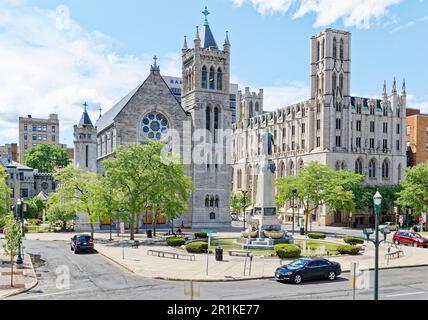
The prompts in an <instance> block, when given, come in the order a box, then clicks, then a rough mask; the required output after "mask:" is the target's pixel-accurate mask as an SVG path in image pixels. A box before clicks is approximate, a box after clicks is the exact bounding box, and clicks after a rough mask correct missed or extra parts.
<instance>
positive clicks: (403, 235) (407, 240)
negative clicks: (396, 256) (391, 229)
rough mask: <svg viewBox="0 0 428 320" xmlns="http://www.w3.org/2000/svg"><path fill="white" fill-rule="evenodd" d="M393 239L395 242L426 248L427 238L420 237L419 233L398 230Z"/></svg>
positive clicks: (427, 245) (427, 246)
mask: <svg viewBox="0 0 428 320" xmlns="http://www.w3.org/2000/svg"><path fill="white" fill-rule="evenodd" d="M393 240H394V243H395V244H404V245H411V246H413V247H424V248H428V239H426V238H424V237H422V236H421V235H420V234H419V233H413V232H410V231H405V230H400V231H398V232H396V233H395V234H394V238H393Z"/></svg>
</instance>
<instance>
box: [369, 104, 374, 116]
mask: <svg viewBox="0 0 428 320" xmlns="http://www.w3.org/2000/svg"><path fill="white" fill-rule="evenodd" d="M370 114H371V115H372V116H374V115H375V106H374V105H371V106H370Z"/></svg>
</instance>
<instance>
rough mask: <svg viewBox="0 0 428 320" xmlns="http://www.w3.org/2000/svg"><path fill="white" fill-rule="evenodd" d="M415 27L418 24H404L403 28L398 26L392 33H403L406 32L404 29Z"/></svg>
mask: <svg viewBox="0 0 428 320" xmlns="http://www.w3.org/2000/svg"><path fill="white" fill-rule="evenodd" d="M415 25H416V22H414V21H410V22H408V23H406V24H403V25H401V26H398V27H396V28H394V29H392V30H391V33H395V32H398V31H401V30H404V29H408V28H411V27H414V26H415Z"/></svg>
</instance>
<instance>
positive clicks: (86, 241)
mask: <svg viewBox="0 0 428 320" xmlns="http://www.w3.org/2000/svg"><path fill="white" fill-rule="evenodd" d="M70 246H71V251H74V253H75V254H78V253H79V252H82V251H89V252H95V249H94V240H93V239H92V237H91V236H89V235H86V234H80V235H76V236H74V237H73V238H71V245H70Z"/></svg>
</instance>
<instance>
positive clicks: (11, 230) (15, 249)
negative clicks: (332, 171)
mask: <svg viewBox="0 0 428 320" xmlns="http://www.w3.org/2000/svg"><path fill="white" fill-rule="evenodd" d="M4 239H5V241H4V243H3V250H4V252H5V254H6V256H9V257H10V286H11V287H13V265H14V260H15V257H16V256H17V255H18V254H19V248H20V245H21V244H22V231H21V224H20V223H18V222H17V221H16V220H15V218H14V217H13V214H12V213H9V214H8V216H7V218H6V232H5V236H4Z"/></svg>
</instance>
